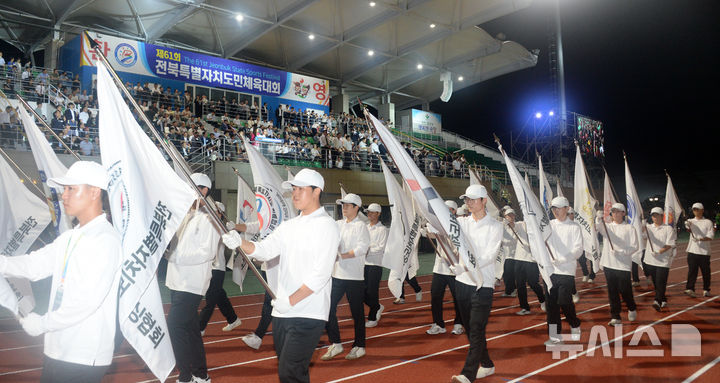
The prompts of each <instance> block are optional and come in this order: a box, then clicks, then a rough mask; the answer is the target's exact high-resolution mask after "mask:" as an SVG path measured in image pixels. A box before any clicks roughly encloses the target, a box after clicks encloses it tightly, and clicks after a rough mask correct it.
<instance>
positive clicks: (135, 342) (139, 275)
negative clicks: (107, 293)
mask: <svg viewBox="0 0 720 383" xmlns="http://www.w3.org/2000/svg"><path fill="white" fill-rule="evenodd" d="M97 92H98V102H99V105H100V108H99V121H100V126H99V128H100V152H101V154H102V163H103V165H104V166H105V167H106V168H107V169H108V174H109V176H110V183H109V185H108V196H109V199H110V211H111V212H112V219H113V225H114V226H115V228H116V229H117V230H118V231H119V232H120V236H121V238H122V248H123V260H122V266H121V274H122V275H121V278H120V287H119V290H118V318H119V321H120V328H121V330H122V333H123V335H124V336H125V338H126V339H127V340H128V342H129V343H130V344H131V345H132V346H133V348H135V350H136V351H137V352H138V354H139V355H140V357H142V358H143V360H144V361H145V363H147V365H148V367H149V368H150V370H151V371H152V373H153V374H154V375H155V376H156V377H157V378H158V379H160V380H161V381H164V380H165V379H167V377H168V375H169V374H170V372H171V371H172V370H173V368H174V366H175V357H174V354H173V350H172V345H171V343H170V336H169V335H168V328H167V324H166V322H165V314H164V312H163V307H162V301H161V299H160V290H159V288H158V284H157V279H156V275H155V270H156V269H157V266H158V263H159V261H160V258H161V257H162V255H163V252H164V251H165V248H166V247H167V245H168V244H169V243H170V240H171V239H172V237H173V235H174V234H175V231H176V230H177V229H178V227H179V226H180V223H181V222H182V221H183V218H184V217H185V215H186V214H187V212H188V210H189V209H190V205H191V204H192V202H193V201H194V200H195V198H196V195H195V192H194V191H193V190H192V189H191V187H190V186H189V185H188V184H187V183H185V182H184V181H183V180H182V179H180V178H179V177H178V175H177V174H176V173H175V171H174V170H173V169H172V168H171V167H170V165H168V163H167V161H166V160H165V158H164V157H163V155H162V154H161V153H160V151H158V149H157V147H156V146H155V144H154V143H153V142H152V141H151V140H150V139H149V138H148V137H147V135H146V134H145V133H144V132H143V130H142V129H141V128H140V126H139V125H138V123H137V122H136V121H135V118H134V117H133V115H132V113H131V112H130V109H129V108H128V106H127V104H126V103H125V100H123V98H122V97H121V96H120V91H119V90H118V89H117V87H116V86H115V84H114V82H113V80H112V78H111V77H110V74H109V73H108V70H107V69H106V68H105V65H104V64H103V63H102V62H100V61H98V63H97Z"/></svg>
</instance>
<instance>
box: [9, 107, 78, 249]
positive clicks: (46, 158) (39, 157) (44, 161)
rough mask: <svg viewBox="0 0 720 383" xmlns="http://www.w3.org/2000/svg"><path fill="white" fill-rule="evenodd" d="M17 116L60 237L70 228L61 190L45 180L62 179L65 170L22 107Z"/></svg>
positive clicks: (56, 231) (56, 232)
mask: <svg viewBox="0 0 720 383" xmlns="http://www.w3.org/2000/svg"><path fill="white" fill-rule="evenodd" d="M18 115H19V116H20V120H21V121H22V123H23V126H24V127H25V134H26V135H27V139H28V143H30V149H31V150H32V154H33V158H34V159H35V164H36V165H37V168H38V173H40V181H42V183H43V186H44V189H45V196H46V198H47V199H48V202H49V203H50V204H51V206H52V211H51V212H52V214H53V217H52V220H53V223H54V226H55V234H56V235H60V234H62V233H64V232H65V231H66V230H68V229H71V228H72V224H71V219H70V217H68V216H67V215H66V214H65V207H64V206H63V204H62V201H61V196H62V193H63V189H62V188H53V187H50V186H48V184H47V180H48V179H50V178H55V177H62V176H64V175H65V173H67V168H66V167H65V165H63V164H62V162H60V159H58V157H57V155H56V154H55V152H53V150H52V146H50V143H49V142H48V140H47V139H46V138H45V136H44V135H43V133H42V132H41V131H40V128H38V127H37V125H36V124H35V120H33V118H32V117H30V115H29V114H28V112H27V111H26V110H25V108H24V107H21V108H18Z"/></svg>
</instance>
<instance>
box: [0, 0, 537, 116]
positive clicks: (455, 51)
mask: <svg viewBox="0 0 720 383" xmlns="http://www.w3.org/2000/svg"><path fill="white" fill-rule="evenodd" d="M531 2H532V0H514V1H500V0H377V1H365V0H243V1H232V0H24V1H13V0H0V37H1V38H3V39H4V40H6V41H8V42H10V43H11V44H13V45H15V46H16V47H18V48H20V49H21V50H23V51H25V52H31V51H36V50H39V49H43V48H44V47H45V45H46V44H47V43H48V42H49V41H51V40H52V39H60V40H64V41H67V40H69V39H71V38H72V37H74V35H76V34H78V33H80V32H81V31H82V30H83V29H89V30H93V31H96V32H98V33H105V34H108V35H114V36H118V37H125V38H130V39H135V40H141V41H145V42H149V43H154V44H158V45H166V46H170V47H175V48H180V49H186V50H192V51H196V52H200V53H205V54H210V55H214V56H220V57H224V58H232V59H237V60H240V61H244V62H249V63H253V64H258V65H263V66H269V67H273V68H278V69H283V70H287V71H292V72H297V73H303V74H308V75H313V76H316V77H321V78H326V79H329V80H330V81H331V86H332V87H333V88H334V89H333V92H332V94H337V93H339V90H340V88H342V91H343V92H344V93H345V94H347V95H348V96H350V97H351V99H352V100H355V99H356V97H359V98H360V99H361V100H364V101H366V102H369V103H373V102H377V101H378V100H379V98H380V97H381V96H383V95H385V94H388V93H390V94H392V96H391V101H392V102H394V103H395V105H396V109H398V110H400V109H404V108H406V107H409V106H412V105H417V104H419V103H423V102H430V101H433V100H435V99H437V98H439V97H440V94H441V93H442V89H443V87H442V82H441V81H440V74H441V73H442V72H444V71H450V72H451V73H452V74H453V78H454V80H455V81H454V82H455V86H454V88H455V90H459V89H462V88H464V87H467V86H470V85H472V84H475V83H478V82H481V81H484V80H487V79H490V78H493V77H497V76H500V75H503V74H506V73H510V72H513V71H517V70H520V69H524V68H528V67H532V66H534V65H535V64H536V63H537V53H532V52H530V51H528V50H527V49H525V48H524V47H522V46H521V45H520V44H518V43H515V42H512V41H502V40H499V39H496V38H494V37H492V36H490V35H489V34H488V33H486V32H485V31H484V30H483V29H481V28H480V27H478V25H481V24H483V23H485V22H487V21H490V20H493V19H496V18H498V17H501V16H504V15H507V14H510V13H513V12H515V11H518V10H520V9H523V8H526V7H528V6H529V5H530V3H531ZM238 15H242V20H240V21H239V20H238ZM311 36H312V37H311ZM371 51H372V53H370V52H371ZM419 64H421V65H422V69H419ZM459 76H462V77H463V81H458V78H459Z"/></svg>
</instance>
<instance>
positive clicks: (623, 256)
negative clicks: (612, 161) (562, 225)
mask: <svg viewBox="0 0 720 383" xmlns="http://www.w3.org/2000/svg"><path fill="white" fill-rule="evenodd" d="M602 213H603V212H602V210H600V211H598V213H597V214H598V216H597V218H596V222H597V225H596V226H597V228H598V231H599V232H600V234H602V236H603V237H605V241H604V244H603V250H602V258H600V266H602V268H603V270H604V271H605V279H606V280H607V287H608V298H609V299H610V317H611V318H610V322H609V323H608V326H615V325H619V324H622V320H621V319H620V309H621V305H620V297H621V296H622V299H623V300H624V301H625V304H626V305H627V308H628V320H629V321H631V322H633V321H635V320H636V319H637V307H636V306H635V298H634V297H633V291H632V281H631V276H630V270H631V268H632V255H633V254H634V253H635V252H636V251H637V250H638V239H637V234H636V233H635V229H633V227H632V226H630V225H629V224H628V223H627V222H625V205H623V204H621V203H615V204H613V205H612V208H611V209H610V215H611V216H612V222H610V223H608V224H607V225H603V223H602V219H603V218H602ZM606 228H607V230H606Z"/></svg>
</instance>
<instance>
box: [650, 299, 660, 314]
mask: <svg viewBox="0 0 720 383" xmlns="http://www.w3.org/2000/svg"><path fill="white" fill-rule="evenodd" d="M652 306H653V308H654V309H655V311H657V312H660V309H661V308H662V306H661V305H660V303H659V302H658V301H654V302H653V304H652Z"/></svg>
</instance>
